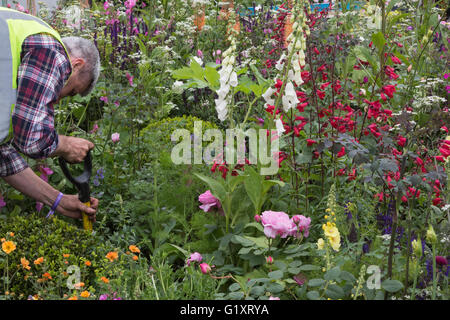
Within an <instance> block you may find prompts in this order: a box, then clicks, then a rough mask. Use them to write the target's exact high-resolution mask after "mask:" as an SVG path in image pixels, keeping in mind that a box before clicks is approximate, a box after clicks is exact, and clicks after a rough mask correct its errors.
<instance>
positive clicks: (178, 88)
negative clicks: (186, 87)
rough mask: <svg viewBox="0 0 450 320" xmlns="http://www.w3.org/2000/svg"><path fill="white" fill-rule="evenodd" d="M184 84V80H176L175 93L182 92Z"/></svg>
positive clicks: (173, 89) (174, 84)
mask: <svg viewBox="0 0 450 320" xmlns="http://www.w3.org/2000/svg"><path fill="white" fill-rule="evenodd" d="M183 84H184V83H183V81H178V80H177V81H175V82H174V83H173V85H172V91H173V92H175V93H178V94H180V93H182V92H183V88H182V86H183Z"/></svg>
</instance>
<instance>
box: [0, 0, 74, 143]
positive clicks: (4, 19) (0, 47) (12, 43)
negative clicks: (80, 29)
mask: <svg viewBox="0 0 450 320" xmlns="http://www.w3.org/2000/svg"><path fill="white" fill-rule="evenodd" d="M38 33H47V34H50V35H52V36H53V37H55V38H56V39H57V40H58V41H59V42H60V43H61V45H62V46H63V47H64V50H66V48H65V46H64V44H63V42H62V40H61V37H60V35H59V34H58V32H56V31H55V30H54V29H52V28H51V27H50V26H49V25H48V24H46V23H45V22H44V21H42V20H41V19H39V18H36V17H34V16H32V15H29V14H25V13H22V12H19V11H16V10H12V9H8V8H2V7H0V39H1V40H2V43H1V44H0V143H4V142H5V141H6V140H9V139H11V137H12V131H13V128H12V123H11V122H12V114H13V112H14V106H15V104H16V99H17V72H18V70H19V65H20V55H21V51H22V43H23V42H24V40H25V39H26V38H27V37H28V36H31V35H34V34H38ZM66 53H67V50H66ZM67 56H69V55H68V54H67Z"/></svg>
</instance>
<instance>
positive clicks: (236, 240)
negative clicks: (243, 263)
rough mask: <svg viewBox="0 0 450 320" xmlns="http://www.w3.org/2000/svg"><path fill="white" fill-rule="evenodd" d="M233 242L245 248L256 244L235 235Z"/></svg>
mask: <svg viewBox="0 0 450 320" xmlns="http://www.w3.org/2000/svg"><path fill="white" fill-rule="evenodd" d="M231 242H233V243H239V244H242V245H243V246H244V247H249V246H253V244H254V242H253V241H251V240H248V239H246V238H244V237H241V236H238V235H237V234H235V235H234V236H233V237H232V238H231Z"/></svg>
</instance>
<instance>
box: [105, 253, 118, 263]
mask: <svg viewBox="0 0 450 320" xmlns="http://www.w3.org/2000/svg"><path fill="white" fill-rule="evenodd" d="M106 258H108V260H109V261H111V262H113V261H114V260H117V259H118V258H119V254H118V253H117V252H115V251H110V252H108V254H107V255H106Z"/></svg>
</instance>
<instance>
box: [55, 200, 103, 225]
mask: <svg viewBox="0 0 450 320" xmlns="http://www.w3.org/2000/svg"><path fill="white" fill-rule="evenodd" d="M97 208H98V200H97V199H95V198H92V197H91V206H90V207H88V206H86V205H84V204H83V203H82V202H80V200H79V199H78V197H77V196H76V195H70V194H65V195H64V196H63V197H62V199H61V202H60V203H59V205H58V207H57V208H56V211H58V212H59V213H61V214H62V215H65V216H67V217H70V218H74V219H81V217H82V215H81V212H84V213H86V214H87V215H88V216H89V220H91V221H92V222H95V216H96V212H97Z"/></svg>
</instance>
